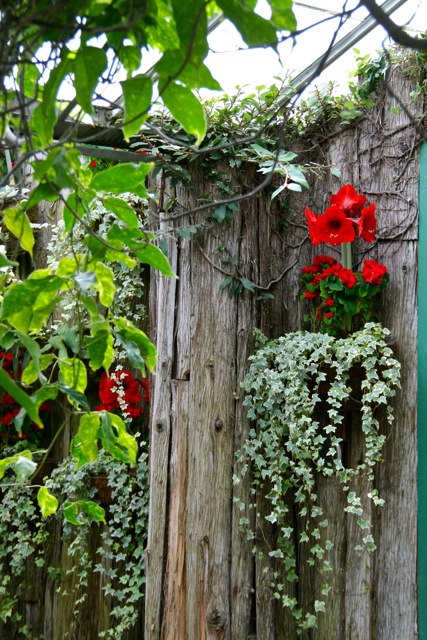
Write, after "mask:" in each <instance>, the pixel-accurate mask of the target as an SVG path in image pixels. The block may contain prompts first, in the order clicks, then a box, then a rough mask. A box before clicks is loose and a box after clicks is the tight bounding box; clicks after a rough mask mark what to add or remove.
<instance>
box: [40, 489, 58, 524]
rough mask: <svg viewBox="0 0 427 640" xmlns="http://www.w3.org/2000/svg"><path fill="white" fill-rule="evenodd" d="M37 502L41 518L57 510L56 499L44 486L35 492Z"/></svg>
mask: <svg viewBox="0 0 427 640" xmlns="http://www.w3.org/2000/svg"><path fill="white" fill-rule="evenodd" d="M37 502H38V504H39V507H40V511H41V512H42V516H43V518H47V516H51V515H53V514H54V513H56V512H57V510H58V500H57V499H56V498H55V496H53V495H52V494H51V493H49V491H48V489H47V488H46V487H40V489H39V490H38V492H37Z"/></svg>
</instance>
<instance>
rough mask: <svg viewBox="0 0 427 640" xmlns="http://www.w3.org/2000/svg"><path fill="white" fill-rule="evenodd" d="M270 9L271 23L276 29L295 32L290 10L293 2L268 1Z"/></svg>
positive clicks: (292, 14)
mask: <svg viewBox="0 0 427 640" xmlns="http://www.w3.org/2000/svg"><path fill="white" fill-rule="evenodd" d="M268 3H269V4H270V7H271V21H272V22H273V23H274V24H275V26H276V27H277V28H278V29H286V30H287V31H295V29H296V28H297V21H296V18H295V14H294V12H293V10H292V6H293V0H268Z"/></svg>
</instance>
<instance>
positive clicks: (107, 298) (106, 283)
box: [95, 262, 116, 307]
mask: <svg viewBox="0 0 427 640" xmlns="http://www.w3.org/2000/svg"><path fill="white" fill-rule="evenodd" d="M95 273H96V284H95V289H96V290H97V291H98V292H99V299H100V301H101V304H103V305H104V307H109V306H111V304H112V302H113V300H114V294H115V292H116V287H115V285H114V275H113V272H112V270H111V269H110V267H107V265H105V264H104V263H103V262H98V263H97V264H96V267H95Z"/></svg>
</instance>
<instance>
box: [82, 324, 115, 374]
mask: <svg viewBox="0 0 427 640" xmlns="http://www.w3.org/2000/svg"><path fill="white" fill-rule="evenodd" d="M85 344H86V346H87V350H88V352H89V366H90V368H91V369H92V370H93V371H97V370H98V369H100V368H101V367H102V368H103V369H105V370H106V371H108V369H109V368H110V367H111V364H112V362H113V360H114V339H113V336H112V335H111V333H110V332H109V331H107V330H103V331H97V332H96V333H94V334H93V335H92V336H86V337H85Z"/></svg>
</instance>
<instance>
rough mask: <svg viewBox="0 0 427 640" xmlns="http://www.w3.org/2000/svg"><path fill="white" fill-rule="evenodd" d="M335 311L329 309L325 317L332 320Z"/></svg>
mask: <svg viewBox="0 0 427 640" xmlns="http://www.w3.org/2000/svg"><path fill="white" fill-rule="evenodd" d="M333 315H334V314H333V312H332V311H328V313H325V318H328V320H330V319H331V318H332V317H333Z"/></svg>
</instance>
